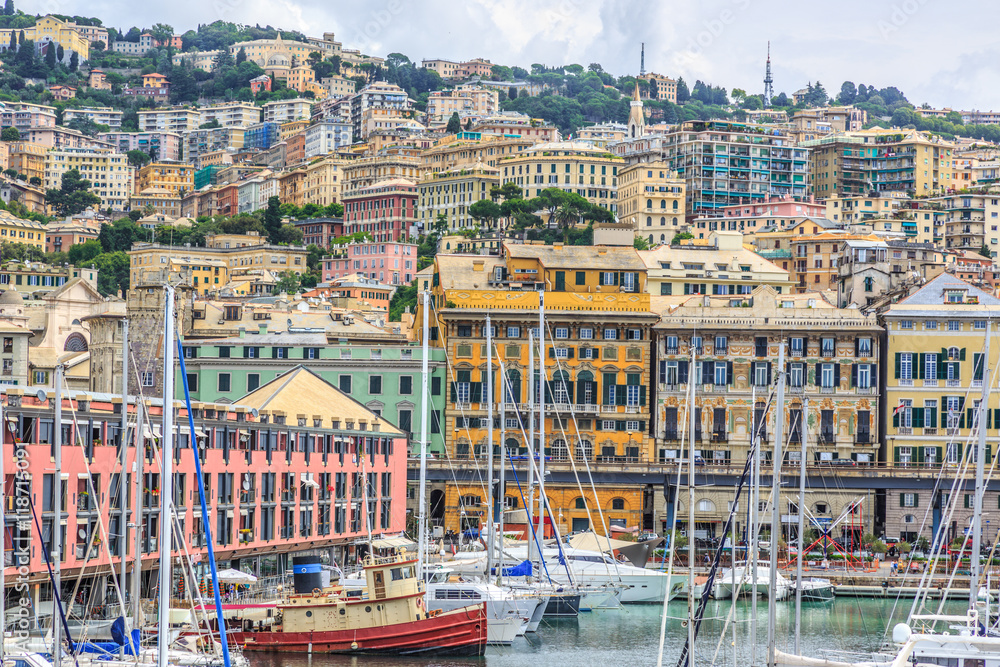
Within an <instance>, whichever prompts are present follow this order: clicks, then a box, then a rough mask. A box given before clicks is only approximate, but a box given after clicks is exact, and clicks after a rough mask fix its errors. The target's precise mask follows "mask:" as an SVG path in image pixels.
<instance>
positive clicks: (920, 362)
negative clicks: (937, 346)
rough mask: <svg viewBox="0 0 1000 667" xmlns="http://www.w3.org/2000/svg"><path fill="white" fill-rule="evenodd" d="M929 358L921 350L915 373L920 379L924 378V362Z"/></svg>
mask: <svg viewBox="0 0 1000 667" xmlns="http://www.w3.org/2000/svg"><path fill="white" fill-rule="evenodd" d="M926 360H927V355H926V354H924V353H923V352H921V353H920V354H918V355H917V372H916V373H915V375H916V378H917V379H918V380H923V379H924V362H925V361H926Z"/></svg>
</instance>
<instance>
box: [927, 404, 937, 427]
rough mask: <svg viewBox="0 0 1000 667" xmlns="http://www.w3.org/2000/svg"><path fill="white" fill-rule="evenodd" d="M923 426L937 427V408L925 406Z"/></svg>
mask: <svg viewBox="0 0 1000 667" xmlns="http://www.w3.org/2000/svg"><path fill="white" fill-rule="evenodd" d="M925 426H926V427H927V428H937V408H927V420H926V422H925Z"/></svg>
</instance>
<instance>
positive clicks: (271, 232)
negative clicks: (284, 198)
mask: <svg viewBox="0 0 1000 667" xmlns="http://www.w3.org/2000/svg"><path fill="white" fill-rule="evenodd" d="M264 231H265V232H266V233H267V238H268V241H269V242H270V243H275V244H277V242H278V241H277V237H278V235H279V234H280V232H281V199H279V198H278V197H277V196H274V197H270V198H269V199H268V200H267V208H266V209H264Z"/></svg>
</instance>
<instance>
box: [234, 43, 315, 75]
mask: <svg viewBox="0 0 1000 667" xmlns="http://www.w3.org/2000/svg"><path fill="white" fill-rule="evenodd" d="M241 49H242V50H243V52H244V53H245V54H246V57H247V60H249V61H251V62H254V63H256V64H257V65H259V66H260V67H261V68H263V70H264V71H265V72H267V73H268V74H269V75H271V76H273V77H275V78H276V79H287V78H288V72H289V70H290V69H291V68H292V67H293V65H297V64H302V63H305V62H306V61H307V60H308V59H309V54H310V53H312V52H313V51H316V50H317V49H316V47H314V46H313V45H311V44H306V43H305V42H298V41H295V40H290V39H282V38H281V35H280V34H279V35H278V36H277V38H275V39H255V40H253V41H250V42H236V43H235V44H232V45H231V46H230V47H229V53H230V54H231V55H232V56H233V58H235V57H236V55H237V54H238V53H239V52H240V50H241Z"/></svg>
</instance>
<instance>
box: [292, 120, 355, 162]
mask: <svg viewBox="0 0 1000 667" xmlns="http://www.w3.org/2000/svg"><path fill="white" fill-rule="evenodd" d="M304 134H305V149H306V159H307V160H308V159H310V158H314V157H316V156H317V155H326V154H327V153H333V152H335V151H336V150H337V149H339V148H343V147H345V146H350V145H351V125H350V123H341V122H337V121H333V120H321V121H317V122H315V123H313V124H312V125H309V126H308V127H307V128H306V129H305V131H304Z"/></svg>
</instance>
